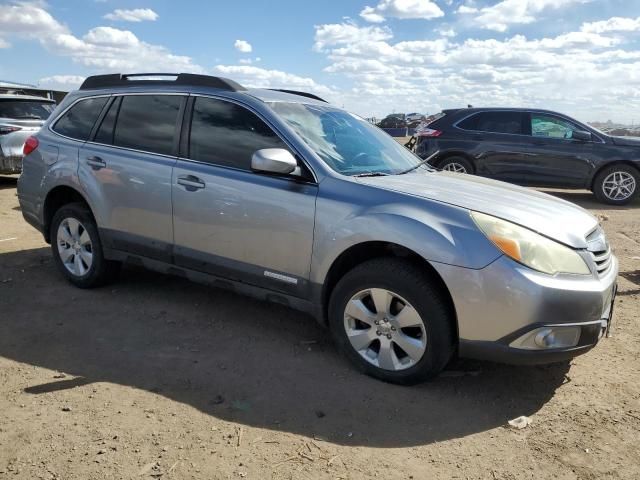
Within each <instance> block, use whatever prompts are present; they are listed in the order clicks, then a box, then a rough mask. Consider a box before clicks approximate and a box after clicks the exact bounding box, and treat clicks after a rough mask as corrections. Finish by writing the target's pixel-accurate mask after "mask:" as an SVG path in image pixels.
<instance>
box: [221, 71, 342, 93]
mask: <svg viewBox="0 0 640 480" xmlns="http://www.w3.org/2000/svg"><path fill="white" fill-rule="evenodd" d="M212 73H213V74H214V75H221V76H225V77H230V78H233V79H234V80H235V81H237V82H238V83H240V84H241V85H243V86H245V87H254V88H285V89H292V90H304V91H307V92H312V93H317V94H319V95H333V94H334V93H335V92H334V91H333V90H332V89H331V88H329V87H327V86H325V85H321V84H319V83H317V82H316V81H315V80H313V79H312V78H309V77H301V76H298V75H293V74H291V73H287V72H283V71H280V70H269V69H266V68H260V67H256V66H253V65H216V66H215V67H214V68H213V72H212Z"/></svg>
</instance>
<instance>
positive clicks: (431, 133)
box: [416, 128, 442, 137]
mask: <svg viewBox="0 0 640 480" xmlns="http://www.w3.org/2000/svg"><path fill="white" fill-rule="evenodd" d="M416 135H417V136H418V137H439V136H440V135H442V131H441V130H434V129H433V128H423V129H422V130H419V131H417V132H416Z"/></svg>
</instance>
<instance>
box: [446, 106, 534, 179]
mask: <svg viewBox="0 0 640 480" xmlns="http://www.w3.org/2000/svg"><path fill="white" fill-rule="evenodd" d="M525 126H526V124H525V115H524V114H523V113H522V112H520V111H517V110H504V111H502V110H497V111H496V110H490V111H489V110H488V111H484V112H478V113H475V114H473V115H470V116H469V117H467V118H465V119H463V120H462V121H460V122H458V123H457V124H456V127H457V128H459V129H462V130H463V131H464V132H465V133H464V134H465V140H466V143H467V144H469V145H470V147H469V149H470V151H471V152H472V155H473V156H474V158H475V164H476V165H475V166H476V174H478V175H482V176H485V177H490V178H495V179H497V180H502V181H505V182H512V183H522V182H524V181H525V178H526V174H527V171H528V163H529V156H530V143H531V138H530V137H529V136H527V135H525V132H524V129H525Z"/></svg>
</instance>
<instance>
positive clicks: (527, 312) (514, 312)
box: [434, 255, 618, 364]
mask: <svg viewBox="0 0 640 480" xmlns="http://www.w3.org/2000/svg"><path fill="white" fill-rule="evenodd" d="M434 267H435V268H436V270H438V272H439V273H440V275H441V276H442V278H443V280H444V281H445V283H446V284H447V286H448V287H449V291H450V292H451V296H452V298H453V303H454V306H455V309H456V314H457V317H458V333H459V354H460V356H462V357H468V358H477V359H482V360H492V361H499V362H502V363H516V364H537V363H551V362H557V361H562V360H566V359H569V358H572V357H575V356H577V355H580V354H582V353H585V352H587V351H589V350H590V349H591V348H593V347H594V346H595V345H596V344H597V343H598V341H599V339H600V338H601V337H602V335H603V334H604V333H605V331H606V329H607V328H608V327H609V323H610V317H611V312H612V310H611V309H612V307H613V298H614V296H615V285H616V279H617V276H618V261H617V259H616V258H615V256H613V255H612V257H611V265H610V267H609V269H608V270H607V271H606V272H605V273H604V275H601V276H599V277H598V276H596V275H593V276H582V275H557V276H550V275H546V274H543V273H539V272H536V271H533V270H531V269H529V268H527V267H524V266H522V265H520V264H518V263H516V262H514V261H512V260H510V259H509V258H507V257H500V258H499V259H498V260H496V261H495V262H493V263H492V264H491V265H489V266H487V267H485V268H483V269H481V270H470V269H464V268H460V267H453V266H450V265H442V264H436V265H434ZM543 329H548V330H553V329H557V331H563V330H571V331H573V332H575V333H576V335H575V341H574V342H572V344H571V345H570V346H567V347H564V348H553V347H545V348H542V347H540V348H539V349H532V348H523V346H522V342H521V339H523V338H526V337H527V335H528V334H529V333H531V335H534V334H535V333H536V332H538V331H542V330H543ZM530 344H533V342H530ZM536 348H537V347H536Z"/></svg>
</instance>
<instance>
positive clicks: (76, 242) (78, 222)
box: [50, 203, 120, 288]
mask: <svg viewBox="0 0 640 480" xmlns="http://www.w3.org/2000/svg"><path fill="white" fill-rule="evenodd" d="M50 235H51V236H50V238H51V251H52V253H53V258H54V262H55V264H56V266H57V267H58V270H60V272H61V273H62V274H63V275H64V276H65V277H66V278H67V280H69V282H71V283H72V284H74V285H75V286H76V287H80V288H93V287H98V286H101V285H104V284H105V283H108V282H109V281H111V280H113V279H114V278H115V276H116V275H117V273H118V270H119V267H120V264H119V263H118V262H113V261H109V260H107V259H105V258H104V255H103V251H102V242H101V241H100V236H99V235H98V228H97V227H96V224H95V220H94V219H93V216H92V215H91V212H90V211H89V210H88V209H87V208H86V207H85V206H84V205H83V204H81V203H71V204H68V205H64V206H63V207H61V208H60V209H59V210H58V211H57V212H56V213H55V215H54V216H53V221H52V222H51V234H50Z"/></svg>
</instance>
